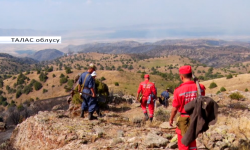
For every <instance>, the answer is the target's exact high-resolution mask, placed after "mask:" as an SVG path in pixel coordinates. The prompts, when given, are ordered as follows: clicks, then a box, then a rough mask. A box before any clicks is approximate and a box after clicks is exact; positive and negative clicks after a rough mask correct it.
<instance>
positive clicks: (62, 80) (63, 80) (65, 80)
mask: <svg viewBox="0 0 250 150" xmlns="http://www.w3.org/2000/svg"><path fill="white" fill-rule="evenodd" d="M67 82H68V79H67V78H66V77H63V78H61V79H60V83H61V84H64V83H67Z"/></svg>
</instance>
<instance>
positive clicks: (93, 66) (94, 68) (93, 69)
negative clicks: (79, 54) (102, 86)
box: [88, 64, 96, 73]
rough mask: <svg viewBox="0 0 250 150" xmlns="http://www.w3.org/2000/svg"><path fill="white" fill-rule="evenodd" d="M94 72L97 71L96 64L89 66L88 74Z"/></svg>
mask: <svg viewBox="0 0 250 150" xmlns="http://www.w3.org/2000/svg"><path fill="white" fill-rule="evenodd" d="M93 71H96V66H95V65H94V64H89V68H88V72H89V73H92V72H93Z"/></svg>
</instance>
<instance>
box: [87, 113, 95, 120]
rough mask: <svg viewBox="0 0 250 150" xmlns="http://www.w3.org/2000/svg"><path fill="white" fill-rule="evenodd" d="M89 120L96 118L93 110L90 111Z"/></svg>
mask: <svg viewBox="0 0 250 150" xmlns="http://www.w3.org/2000/svg"><path fill="white" fill-rule="evenodd" d="M88 118H89V120H96V119H97V117H95V116H93V112H89V116H88Z"/></svg>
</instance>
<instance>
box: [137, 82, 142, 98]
mask: <svg viewBox="0 0 250 150" xmlns="http://www.w3.org/2000/svg"><path fill="white" fill-rule="evenodd" d="M140 93H141V84H140V85H139V88H138V91H137V96H136V100H137V101H139V95H140Z"/></svg>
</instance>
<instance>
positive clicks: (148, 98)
mask: <svg viewBox="0 0 250 150" xmlns="http://www.w3.org/2000/svg"><path fill="white" fill-rule="evenodd" d="M144 79H145V81H143V82H141V83H140V85H139V88H138V91H137V100H138V99H139V95H140V93H141V94H142V100H141V108H142V111H143V113H144V115H145V120H148V119H150V121H151V122H152V121H153V116H154V101H153V98H152V94H154V97H157V95H156V88H155V85H154V83H152V82H149V79H150V78H149V75H148V74H145V75H144ZM147 102H148V103H149V104H148V110H149V116H148V113H147V108H146V107H147Z"/></svg>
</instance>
